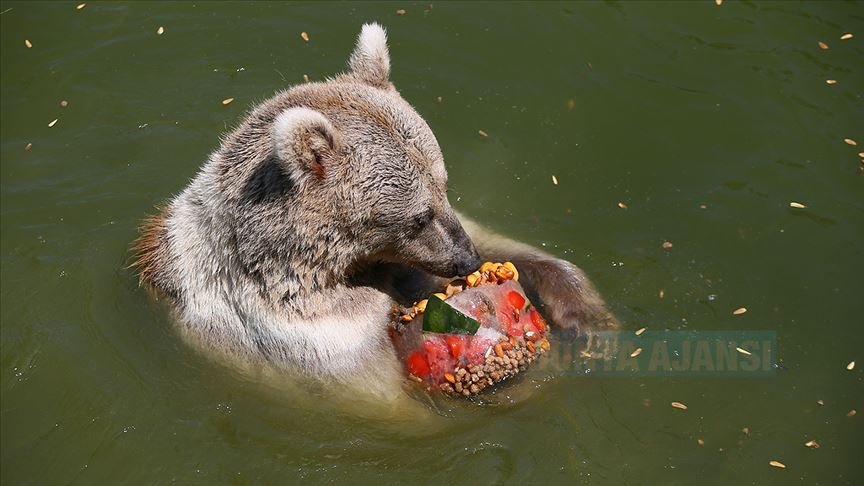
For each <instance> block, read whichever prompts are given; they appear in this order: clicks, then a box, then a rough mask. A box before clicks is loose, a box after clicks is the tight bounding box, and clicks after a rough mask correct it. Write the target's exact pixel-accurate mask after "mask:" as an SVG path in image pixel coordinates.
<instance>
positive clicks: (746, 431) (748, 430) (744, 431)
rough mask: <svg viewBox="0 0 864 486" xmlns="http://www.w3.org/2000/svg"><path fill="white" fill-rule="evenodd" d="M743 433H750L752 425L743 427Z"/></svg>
mask: <svg viewBox="0 0 864 486" xmlns="http://www.w3.org/2000/svg"><path fill="white" fill-rule="evenodd" d="M741 433H742V434H744V435H750V427H744V428H743V429H741Z"/></svg>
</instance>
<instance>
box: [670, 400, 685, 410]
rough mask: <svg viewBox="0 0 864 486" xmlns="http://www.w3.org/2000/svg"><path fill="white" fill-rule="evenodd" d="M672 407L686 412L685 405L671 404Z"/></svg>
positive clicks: (679, 403)
mask: <svg viewBox="0 0 864 486" xmlns="http://www.w3.org/2000/svg"><path fill="white" fill-rule="evenodd" d="M672 407H673V408H677V409H679V410H687V405H684V404H683V403H681V402H672Z"/></svg>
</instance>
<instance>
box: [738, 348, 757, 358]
mask: <svg viewBox="0 0 864 486" xmlns="http://www.w3.org/2000/svg"><path fill="white" fill-rule="evenodd" d="M735 351H738V352H739V353H741V354H743V355H746V356H753V353H751V352H750V351H747V350H746V349H744V348H741V347H738V348H735Z"/></svg>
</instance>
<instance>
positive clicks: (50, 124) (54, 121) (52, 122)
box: [48, 118, 59, 128]
mask: <svg viewBox="0 0 864 486" xmlns="http://www.w3.org/2000/svg"><path fill="white" fill-rule="evenodd" d="M57 120H59V118H55V119H54V120H52V121H51V123H49V124H48V128H51V127H53V126H54V125H56V124H57Z"/></svg>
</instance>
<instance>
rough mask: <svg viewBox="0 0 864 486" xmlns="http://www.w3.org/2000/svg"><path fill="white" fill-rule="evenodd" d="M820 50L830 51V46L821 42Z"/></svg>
mask: <svg viewBox="0 0 864 486" xmlns="http://www.w3.org/2000/svg"><path fill="white" fill-rule="evenodd" d="M819 49H828V44H826V43H824V42H822V41H819Z"/></svg>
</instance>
